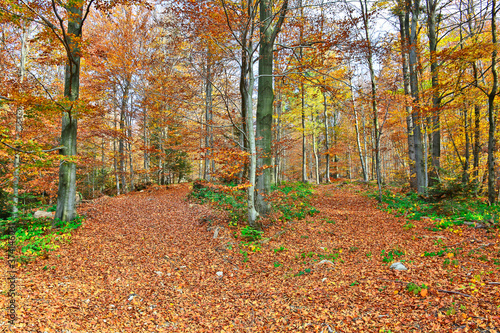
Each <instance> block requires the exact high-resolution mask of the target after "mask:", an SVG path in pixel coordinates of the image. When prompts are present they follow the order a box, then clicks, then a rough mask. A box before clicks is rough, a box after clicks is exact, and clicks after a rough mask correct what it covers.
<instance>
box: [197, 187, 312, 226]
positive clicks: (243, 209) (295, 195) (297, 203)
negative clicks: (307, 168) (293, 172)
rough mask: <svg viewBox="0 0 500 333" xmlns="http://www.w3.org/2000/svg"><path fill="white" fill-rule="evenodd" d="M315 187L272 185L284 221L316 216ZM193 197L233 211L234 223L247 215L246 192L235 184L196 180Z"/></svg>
mask: <svg viewBox="0 0 500 333" xmlns="http://www.w3.org/2000/svg"><path fill="white" fill-rule="evenodd" d="M313 193H314V187H313V185H311V184H304V183H300V182H297V183H288V182H287V183H283V184H282V185H279V186H275V185H273V186H272V187H271V194H270V195H269V196H268V200H269V202H270V204H271V207H272V208H273V210H274V211H278V212H280V213H281V216H280V217H279V219H280V220H281V221H289V220H302V219H304V218H306V217H307V216H314V215H316V214H317V213H319V210H317V209H316V208H314V207H313V206H312V205H311V197H312V195H313ZM190 197H191V198H192V199H194V200H196V201H197V202H199V203H201V204H204V203H211V204H213V205H214V206H215V207H218V208H220V209H223V210H225V211H227V212H229V214H230V221H229V225H230V226H237V225H239V224H241V223H242V222H243V221H246V218H247V202H246V192H245V190H244V189H243V188H242V186H238V185H235V184H225V185H215V184H211V183H208V182H206V181H201V180H198V181H195V182H194V183H193V190H192V191H191V193H190Z"/></svg>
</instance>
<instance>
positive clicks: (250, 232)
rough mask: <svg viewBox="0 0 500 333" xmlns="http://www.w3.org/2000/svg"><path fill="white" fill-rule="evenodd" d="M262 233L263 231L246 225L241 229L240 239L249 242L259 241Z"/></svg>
mask: <svg viewBox="0 0 500 333" xmlns="http://www.w3.org/2000/svg"><path fill="white" fill-rule="evenodd" d="M263 233H264V232H263V231H260V230H257V229H254V228H252V227H251V226H249V225H247V226H246V227H244V228H241V237H242V238H243V239H247V240H251V241H255V240H258V239H261V238H262V234H263Z"/></svg>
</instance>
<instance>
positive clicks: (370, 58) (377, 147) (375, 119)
mask: <svg viewBox="0 0 500 333" xmlns="http://www.w3.org/2000/svg"><path fill="white" fill-rule="evenodd" d="M360 5H361V14H362V15H363V24H364V30H365V38H366V42H367V44H368V57H367V58H368V59H367V60H368V70H369V72H370V86H371V104H372V112H373V130H374V135H375V136H374V138H375V173H376V177H377V185H378V191H379V201H382V174H381V169H380V168H381V165H380V129H379V122H378V106H377V84H376V82H375V71H374V69H373V50H372V46H371V40H370V34H369V31H368V5H367V1H366V0H364V1H362V0H360Z"/></svg>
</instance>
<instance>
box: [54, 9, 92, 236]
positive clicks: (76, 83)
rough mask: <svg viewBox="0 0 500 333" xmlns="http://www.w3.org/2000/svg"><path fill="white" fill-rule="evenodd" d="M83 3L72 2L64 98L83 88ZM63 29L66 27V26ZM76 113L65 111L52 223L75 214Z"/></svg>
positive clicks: (68, 97) (74, 97)
mask: <svg viewBox="0 0 500 333" xmlns="http://www.w3.org/2000/svg"><path fill="white" fill-rule="evenodd" d="M83 5H84V4H83V2H80V1H69V3H68V7H67V11H68V26H67V33H66V34H65V35H64V38H65V40H64V42H65V44H66V45H67V47H68V49H67V62H66V68H65V73H64V97H66V98H67V99H68V100H69V101H72V102H74V101H76V100H77V99H78V96H79V91H80V54H81V51H80V45H79V43H80V39H81V37H82V23H83V21H82V12H83ZM63 29H64V28H63ZM76 138H77V114H76V112H73V110H72V108H70V109H66V110H64V111H63V115H62V128H61V146H62V147H63V148H61V150H60V154H61V155H62V158H61V162H60V164H59V188H58V191H57V209H56V214H55V219H54V222H53V224H52V226H53V227H55V226H56V220H61V221H71V220H73V219H74V218H75V216H76V210H75V196H76V164H75V162H74V161H72V160H71V158H73V157H74V156H76V154H77V151H76Z"/></svg>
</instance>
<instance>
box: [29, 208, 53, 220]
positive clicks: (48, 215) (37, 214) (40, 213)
mask: <svg viewBox="0 0 500 333" xmlns="http://www.w3.org/2000/svg"><path fill="white" fill-rule="evenodd" d="M55 215H56V213H55V212H46V211H43V210H37V211H36V212H35V214H33V217H34V218H36V219H40V218H48V219H53V218H54V216H55Z"/></svg>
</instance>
